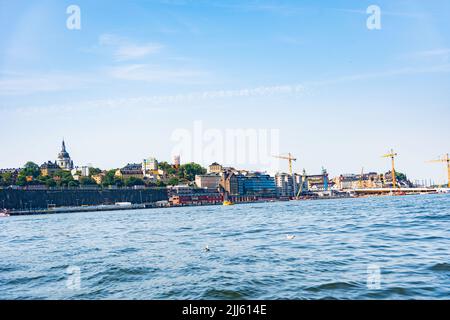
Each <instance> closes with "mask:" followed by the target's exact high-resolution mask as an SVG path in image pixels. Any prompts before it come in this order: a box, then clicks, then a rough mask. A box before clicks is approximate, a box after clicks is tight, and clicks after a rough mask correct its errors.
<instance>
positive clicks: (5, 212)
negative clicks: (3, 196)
mask: <svg viewBox="0 0 450 320" xmlns="http://www.w3.org/2000/svg"><path fill="white" fill-rule="evenodd" d="M9 216H10V214H9V211H8V210H6V209H3V211H0V218H5V217H9Z"/></svg>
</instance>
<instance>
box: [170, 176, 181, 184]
mask: <svg viewBox="0 0 450 320" xmlns="http://www.w3.org/2000/svg"><path fill="white" fill-rule="evenodd" d="M167 184H168V185H169V186H176V185H178V184H180V180H179V179H178V178H176V177H173V178H171V179H170V180H169V181H167Z"/></svg>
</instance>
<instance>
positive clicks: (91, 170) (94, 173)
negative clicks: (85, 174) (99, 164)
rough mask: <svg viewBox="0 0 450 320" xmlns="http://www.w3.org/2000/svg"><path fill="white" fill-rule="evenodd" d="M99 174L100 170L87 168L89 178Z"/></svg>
mask: <svg viewBox="0 0 450 320" xmlns="http://www.w3.org/2000/svg"><path fill="white" fill-rule="evenodd" d="M101 172H102V170H101V169H99V168H89V176H90V177H92V176H95V175H97V174H100V173H101Z"/></svg>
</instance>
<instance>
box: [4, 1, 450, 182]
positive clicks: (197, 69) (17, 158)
mask: <svg viewBox="0 0 450 320" xmlns="http://www.w3.org/2000/svg"><path fill="white" fill-rule="evenodd" d="M70 5H76V6H78V8H79V9H80V21H81V24H80V27H81V28H80V29H69V28H68V27H67V20H68V19H69V20H70V19H71V16H72V13H71V12H69V13H67V8H68V7H69V6H70ZM371 5H376V6H378V7H379V8H380V21H381V23H380V28H379V29H369V28H368V27H367V20H368V18H370V17H371V13H369V14H368V13H367V11H366V10H367V8H368V7H369V6H371ZM70 21H72V20H70ZM449 89H450V3H449V2H448V1H445V0H432V1H417V0H404V1H402V0H398V1H391V0H389V1H374V0H371V1H360V0H358V1H350V0H348V1H312V0H311V1H262V0H261V1H248V0H244V1H233V0H230V1H216V0H211V1H206V0H197V1H189V0H172V1H170V0H165V1H163V0H159V1H156V0H155V1H151V0H148V1H138V0H130V1H126V2H123V1H121V2H119V1H95V2H93V1H77V0H72V1H61V0H40V1H35V0H26V1H25V0H17V1H7V0H0V129H1V134H0V167H1V168H5V167H18V166H22V165H23V164H24V163H25V162H27V161H29V160H31V161H34V162H36V163H39V164H41V163H43V162H44V161H48V160H52V161H54V160H55V158H56V155H57V153H58V152H59V150H60V145H61V140H62V139H63V138H64V139H65V141H66V145H67V149H68V151H69V152H70V154H71V156H72V159H73V160H74V162H75V165H79V166H81V165H88V164H90V165H94V166H97V167H101V168H104V169H108V168H117V167H121V166H124V165H125V164H127V163H131V162H140V161H142V159H144V158H148V157H150V156H152V157H156V158H157V159H159V160H168V161H170V160H171V157H172V155H173V154H180V155H181V161H182V162H188V161H196V162H199V163H201V164H202V165H204V166H207V165H208V164H210V162H211V161H212V160H217V162H220V163H223V164H225V165H230V166H235V167H237V168H249V169H253V170H267V171H269V172H274V171H278V170H281V171H286V170H287V162H286V161H283V160H276V159H275V158H273V157H272V156H273V155H278V154H287V153H288V152H290V153H292V154H293V155H294V156H295V157H296V158H297V161H296V162H295V163H294V170H295V171H297V172H300V171H302V170H303V168H305V169H306V171H307V172H308V173H311V174H315V173H319V172H320V171H321V169H322V167H324V168H326V169H327V170H328V172H329V173H330V175H331V176H336V175H339V174H342V173H359V172H361V170H362V168H364V169H363V170H364V172H369V171H376V172H385V171H387V170H389V169H390V161H389V159H385V158H382V157H381V156H382V155H383V154H385V153H387V151H388V150H390V149H391V148H393V149H394V150H395V151H396V152H397V153H398V157H397V159H396V168H397V170H398V171H402V172H405V173H406V174H407V175H408V177H409V178H410V179H412V180H415V179H432V180H433V181H435V182H436V183H443V182H444V181H446V171H445V169H444V165H439V164H429V163H426V161H427V160H431V159H436V158H438V157H439V156H441V155H443V154H445V153H447V152H450V150H449V149H450V148H449V143H448V138H449V137H450V128H449V125H448V123H449V119H450V90H449ZM243 132H244V133H243ZM245 132H247V133H248V134H249V136H251V137H253V138H254V139H253V138H249V139H248V140H245V141H244V142H243V143H241V144H239V145H233V143H232V138H230V137H231V136H232V135H233V134H236V135H237V136H238V137H242V135H243V134H244V138H245V134H246V133H245ZM229 134H230V135H229ZM253 135H256V138H255V137H254V136H253ZM267 137H269V138H267ZM255 139H256V140H255ZM266 142H267V143H266ZM255 154H257V155H256V159H253V158H254V157H255ZM252 157H253V158H252ZM274 161H275V162H274Z"/></svg>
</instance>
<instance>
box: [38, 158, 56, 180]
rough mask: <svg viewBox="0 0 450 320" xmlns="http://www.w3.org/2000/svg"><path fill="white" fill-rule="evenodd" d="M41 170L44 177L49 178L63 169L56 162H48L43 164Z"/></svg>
mask: <svg viewBox="0 0 450 320" xmlns="http://www.w3.org/2000/svg"><path fill="white" fill-rule="evenodd" d="M39 169H40V170H41V175H42V176H43V177H47V176H52V175H54V174H55V173H56V172H58V171H60V170H61V167H60V166H59V165H58V164H57V163H56V162H51V161H48V162H45V163H43V164H42V165H41V166H40V168H39Z"/></svg>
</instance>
